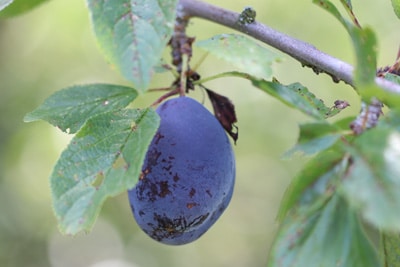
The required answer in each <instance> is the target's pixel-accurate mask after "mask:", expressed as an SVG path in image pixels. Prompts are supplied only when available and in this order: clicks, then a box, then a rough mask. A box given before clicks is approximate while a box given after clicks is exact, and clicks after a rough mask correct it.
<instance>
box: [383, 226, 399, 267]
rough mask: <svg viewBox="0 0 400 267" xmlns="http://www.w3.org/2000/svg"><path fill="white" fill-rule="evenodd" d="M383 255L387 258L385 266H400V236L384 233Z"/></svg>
mask: <svg viewBox="0 0 400 267" xmlns="http://www.w3.org/2000/svg"><path fill="white" fill-rule="evenodd" d="M382 254H383V255H384V256H385V257H384V259H385V263H384V266H387V267H395V266H400V257H399V255H400V234H399V233H384V234H382Z"/></svg>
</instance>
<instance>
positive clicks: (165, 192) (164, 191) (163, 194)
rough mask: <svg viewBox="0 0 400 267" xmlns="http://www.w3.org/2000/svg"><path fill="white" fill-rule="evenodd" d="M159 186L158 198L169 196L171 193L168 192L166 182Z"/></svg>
mask: <svg viewBox="0 0 400 267" xmlns="http://www.w3.org/2000/svg"><path fill="white" fill-rule="evenodd" d="M159 186H160V193H159V196H160V197H162V198H164V197H166V196H167V195H168V194H171V191H169V185H168V181H162V182H160V184H159Z"/></svg>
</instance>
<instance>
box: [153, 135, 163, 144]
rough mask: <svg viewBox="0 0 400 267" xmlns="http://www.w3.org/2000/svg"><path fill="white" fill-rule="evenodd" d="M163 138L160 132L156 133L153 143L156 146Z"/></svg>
mask: <svg viewBox="0 0 400 267" xmlns="http://www.w3.org/2000/svg"><path fill="white" fill-rule="evenodd" d="M163 138H164V135H162V134H161V133H160V132H157V133H156V135H155V136H154V143H155V144H156V145H158V142H160V140H161V139H163Z"/></svg>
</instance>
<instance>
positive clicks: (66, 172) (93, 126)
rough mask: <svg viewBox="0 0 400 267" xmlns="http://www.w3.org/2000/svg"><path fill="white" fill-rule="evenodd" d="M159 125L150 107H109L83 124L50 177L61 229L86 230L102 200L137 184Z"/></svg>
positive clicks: (97, 211)
mask: <svg viewBox="0 0 400 267" xmlns="http://www.w3.org/2000/svg"><path fill="white" fill-rule="evenodd" d="M158 125H159V117H158V116H157V114H156V113H155V111H154V110H152V109H145V110H131V109H125V110H120V111H114V112H109V113H104V114H100V115H98V116H96V117H93V118H90V119H89V120H88V121H87V122H86V124H85V125H84V126H83V127H82V129H80V131H79V132H78V133H77V134H76V136H75V137H74V138H73V139H72V140H71V143H70V144H69V146H68V147H67V148H66V149H65V150H64V151H63V152H62V154H61V157H60V159H59V160H58V162H57V164H56V166H55V168H54V170H53V173H52V174H51V177H50V184H51V190H52V199H53V203H54V211H55V214H56V217H57V219H58V222H59V228H60V231H61V232H62V233H65V234H76V233H78V232H79V231H82V230H86V231H87V230H90V229H91V228H92V226H93V224H94V222H95V220H96V217H97V215H98V214H99V212H100V208H101V206H102V204H103V202H104V201H105V200H106V199H107V198H108V197H112V196H115V195H117V194H120V193H122V192H124V191H126V190H128V189H131V188H132V187H133V186H134V185H135V184H136V181H137V180H138V177H139V174H140V171H141V167H142V164H143V161H144V157H145V155H146V152H147V148H148V146H149V144H150V142H151V140H152V138H153V136H154V134H155V132H156V130H157V128H158Z"/></svg>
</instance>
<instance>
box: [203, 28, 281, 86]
mask: <svg viewBox="0 0 400 267" xmlns="http://www.w3.org/2000/svg"><path fill="white" fill-rule="evenodd" d="M196 45H197V46H198V47H200V48H203V49H204V50H206V51H208V52H210V53H211V54H213V55H215V56H216V57H219V58H221V59H223V60H225V61H227V62H229V63H231V64H233V66H234V67H236V68H238V69H240V70H242V71H246V72H247V73H249V74H250V75H253V76H256V77H258V78H265V79H269V78H271V76H272V68H271V65H272V63H273V62H276V61H279V60H280V59H281V58H280V56H278V55H277V54H276V53H274V52H272V51H270V50H269V49H267V48H266V47H264V46H261V45H259V44H258V43H257V42H256V41H255V40H253V39H250V38H248V37H246V36H243V35H238V34H221V35H217V36H214V37H212V38H210V39H207V40H203V41H199V42H196Z"/></svg>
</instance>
